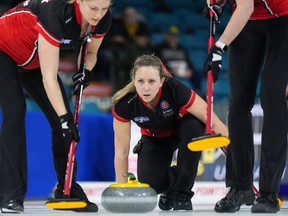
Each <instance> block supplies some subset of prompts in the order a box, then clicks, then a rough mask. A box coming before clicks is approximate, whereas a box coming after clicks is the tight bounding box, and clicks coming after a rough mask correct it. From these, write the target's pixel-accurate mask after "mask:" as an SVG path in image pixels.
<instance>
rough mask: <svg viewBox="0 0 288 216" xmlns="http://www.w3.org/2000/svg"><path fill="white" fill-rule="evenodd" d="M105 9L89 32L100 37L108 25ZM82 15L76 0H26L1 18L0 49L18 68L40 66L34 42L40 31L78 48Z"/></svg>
mask: <svg viewBox="0 0 288 216" xmlns="http://www.w3.org/2000/svg"><path fill="white" fill-rule="evenodd" d="M110 24H111V14H110V11H109V10H108V11H107V13H106V14H105V15H104V17H103V18H102V19H101V20H100V21H99V23H98V24H97V25H96V26H92V28H91V33H92V35H93V37H95V38H103V37H104V36H105V34H106V32H107V31H108V29H109V28H110ZM81 25H82V15H81V12H80V9H79V6H78V4H77V3H76V1H74V3H67V2H66V1H65V0H26V1H24V2H23V3H20V4H19V5H17V6H16V7H14V8H12V9H11V10H9V11H8V12H6V13H5V14H4V15H3V16H2V17H0V51H2V52H4V53H6V54H8V55H9V56H10V57H11V58H12V59H13V60H14V61H15V62H16V63H17V65H18V66H19V67H22V68H24V69H34V68H39V66H40V65H39V58H38V52H37V43H38V35H39V33H40V34H41V35H42V36H43V37H44V38H45V39H46V40H47V41H48V42H49V43H50V44H52V45H54V46H56V47H60V49H61V50H63V49H79V48H80V47H81V45H82V42H83V39H84V37H82V38H80V34H81Z"/></svg>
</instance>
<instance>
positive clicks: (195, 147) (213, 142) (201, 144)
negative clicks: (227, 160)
mask: <svg viewBox="0 0 288 216" xmlns="http://www.w3.org/2000/svg"><path fill="white" fill-rule="evenodd" d="M229 143H230V140H229V139H228V138H227V137H225V136H216V137H215V136H211V137H207V136H206V137H205V138H203V139H198V140H195V141H192V142H190V143H188V148H189V150H190V151H203V150H207V149H214V148H220V147H224V146H227V145H229Z"/></svg>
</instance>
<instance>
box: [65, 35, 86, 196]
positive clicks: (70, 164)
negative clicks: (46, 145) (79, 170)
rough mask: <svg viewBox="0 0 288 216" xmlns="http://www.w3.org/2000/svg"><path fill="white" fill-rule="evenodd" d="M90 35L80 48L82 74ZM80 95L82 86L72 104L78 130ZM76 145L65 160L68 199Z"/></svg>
mask: <svg viewBox="0 0 288 216" xmlns="http://www.w3.org/2000/svg"><path fill="white" fill-rule="evenodd" d="M90 37H91V35H90V34H89V35H87V36H86V38H85V39H84V43H83V46H82V51H81V61H80V68H81V69H82V72H83V73H84V72H85V68H86V67H85V58H86V54H87V43H88V42H89V41H90ZM82 93H83V85H81V86H80V92H79V94H78V95H76V99H75V103H74V123H75V125H76V127H77V128H78V123H79V117H80V108H81V102H82ZM76 145H77V143H76V142H75V141H74V140H72V141H71V144H70V148H69V155H68V160H67V168H66V175H65V185H64V196H66V197H69V196H70V192H71V183H72V175H73V169H74V162H75V152H76Z"/></svg>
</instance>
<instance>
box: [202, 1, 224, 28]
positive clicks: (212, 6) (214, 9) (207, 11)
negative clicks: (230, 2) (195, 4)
mask: <svg viewBox="0 0 288 216" xmlns="http://www.w3.org/2000/svg"><path fill="white" fill-rule="evenodd" d="M210 9H211V10H212V12H213V13H214V17H215V20H216V23H217V24H219V23H220V17H221V16H222V12H223V11H222V7H221V6H219V5H216V4H209V5H206V6H205V7H204V9H203V15H204V16H205V17H206V18H207V19H210Z"/></svg>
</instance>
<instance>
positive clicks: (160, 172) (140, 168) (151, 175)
mask: <svg viewBox="0 0 288 216" xmlns="http://www.w3.org/2000/svg"><path fill="white" fill-rule="evenodd" d="M141 141H142V146H141V150H140V152H139V153H138V161H137V176H138V179H139V181H140V182H142V183H147V184H149V185H150V186H151V187H152V188H154V189H155V190H156V192H157V193H158V194H159V193H162V192H164V191H165V190H167V189H168V187H169V186H170V178H169V172H170V166H171V162H172V157H173V152H174V150H175V145H174V146H173V145H169V143H167V142H165V139H162V140H161V139H155V138H151V137H147V136H142V138H141Z"/></svg>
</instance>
